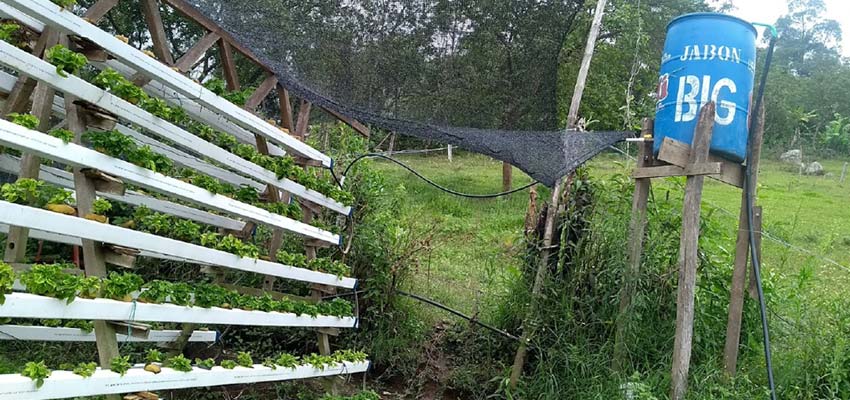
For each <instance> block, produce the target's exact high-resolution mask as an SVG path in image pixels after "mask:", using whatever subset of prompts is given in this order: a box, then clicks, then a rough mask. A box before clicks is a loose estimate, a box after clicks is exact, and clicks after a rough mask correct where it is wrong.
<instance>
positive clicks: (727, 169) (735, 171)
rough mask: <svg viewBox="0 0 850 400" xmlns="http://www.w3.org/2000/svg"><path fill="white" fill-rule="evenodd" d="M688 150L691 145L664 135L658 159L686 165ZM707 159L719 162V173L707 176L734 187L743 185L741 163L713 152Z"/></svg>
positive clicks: (682, 165)
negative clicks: (725, 158)
mask: <svg viewBox="0 0 850 400" xmlns="http://www.w3.org/2000/svg"><path fill="white" fill-rule="evenodd" d="M690 152H691V146H688V144H687V143H684V142H680V141H678V140H675V139H671V138H669V137H665V138H664V141H663V142H662V143H661V149H660V150H659V152H658V160H660V161H664V162H666V163H669V164H673V165H678V166H680V167H684V166H685V165H687V162H688V154H690ZM708 160H709V161H710V162H714V163H720V164H721V171H720V173H719V174H717V175H710V176H709V178H712V179H716V180H718V181H720V182H723V183H727V184H730V185H732V186H735V187H739V188H742V187H744V169H743V167H742V166H741V164H736V163H734V162H731V161H729V160H724V159H722V158H720V157H717V156H715V155H713V154H709V155H708Z"/></svg>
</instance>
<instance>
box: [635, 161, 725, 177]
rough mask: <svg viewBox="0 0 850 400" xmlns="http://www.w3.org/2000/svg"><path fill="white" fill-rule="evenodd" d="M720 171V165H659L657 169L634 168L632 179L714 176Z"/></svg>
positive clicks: (709, 163)
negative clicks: (683, 166)
mask: <svg viewBox="0 0 850 400" xmlns="http://www.w3.org/2000/svg"><path fill="white" fill-rule="evenodd" d="M721 170H722V164H721V163H714V162H705V163H700V164H693V165H688V166H687V167H685V168H682V167H679V166H677V165H661V166H657V167H641V168H635V170H634V172H632V177H633V178H663V177H668V176H694V175H715V174H719V173H720V171H721Z"/></svg>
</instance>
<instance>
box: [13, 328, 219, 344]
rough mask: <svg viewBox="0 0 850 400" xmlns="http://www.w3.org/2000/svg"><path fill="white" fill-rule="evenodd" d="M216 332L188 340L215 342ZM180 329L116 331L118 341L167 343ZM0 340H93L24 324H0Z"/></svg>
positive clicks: (76, 331)
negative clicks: (138, 334)
mask: <svg viewBox="0 0 850 400" xmlns="http://www.w3.org/2000/svg"><path fill="white" fill-rule="evenodd" d="M217 336H218V332H216V331H194V332H192V335H191V336H189V341H190V342H206V343H210V342H215V341H216V337H217ZM178 337H180V331H177V330H165V331H160V330H151V331H150V333H149V335H148V337H147V338H139V337H135V336H127V335H126V334H122V333H120V332H119V333H118V334H117V338H118V342H119V343H126V342H131V343H168V342H173V341H175V340H177V338H178ZM0 340H27V341H40V342H94V341H95V336H94V332H88V333H86V332H83V331H82V330H80V329H78V328H63V327H48V326H24V325H0Z"/></svg>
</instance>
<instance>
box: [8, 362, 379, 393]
mask: <svg viewBox="0 0 850 400" xmlns="http://www.w3.org/2000/svg"><path fill="white" fill-rule="evenodd" d="M368 369H369V362H368V361H365V362H359V363H349V362H345V363H342V364H337V365H333V366H327V367H325V368H324V369H321V370H320V369H317V368H315V367H313V366H311V365H302V366H298V367H295V368H282V367H278V368H277V369H271V368H268V367H264V366H262V365H254V367H253V368H243V367H236V368H235V369H232V370H229V369H224V368H222V367H213V368H212V369H211V370H204V369H200V368H194V369H193V370H192V371H190V372H180V371H175V370H172V369H170V368H162V372H160V373H159V374H153V373H151V372H147V371H145V370H144V369H142V368H141V366H137V367H135V368H133V369H131V370H129V371H127V373H126V374H125V375H124V376H123V377H122V376H120V375H118V374H117V373H114V372H112V371H107V370H100V369H99V370H98V371H96V372H95V373H94V375H93V376H92V377H90V378H83V377H81V376H78V375H74V374H73V373H72V372H70V371H54V372H53V373H52V374H51V376H50V377H49V378H47V379H45V380H44V386H42V387H41V388H40V389H36V388H35V384H34V383H33V381H32V380H31V379H30V378H27V377H24V376H21V375H18V374H9V375H0V400H48V399H61V398H69V397H83V396H94V395H98V394H113V393H135V392H142V391H158V390H171V389H186V388H193V387H210V386H222V385H235V384H249V383H258V382H275V381H286V380H295V379H307V378H316V377H322V376H334V375H347V374H356V373H361V372H366V371H367V370H368Z"/></svg>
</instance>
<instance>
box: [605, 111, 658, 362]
mask: <svg viewBox="0 0 850 400" xmlns="http://www.w3.org/2000/svg"><path fill="white" fill-rule="evenodd" d="M653 124H654V121H653V120H651V119H649V118H647V119H644V120H643V124H642V129H641V136H642V137H643V138H644V139H648V138H652V135H653V131H652V130H653ZM653 163H654V159H653V156H652V142H651V141H649V140H644V141H643V142H641V143H640V144H638V154H637V168H638V169H641V168H647V167H649V166H651V165H652V164H653ZM650 190H652V187H651V181H650V179H649V178H636V179H635V191H634V193H633V194H632V215H631V221H630V222H629V238H631V240H630V241H629V244H628V257H629V258H628V264H626V268H625V270H624V271H623V284H622V286H621V288H620V310H619V314H618V316H617V326H616V331H615V338H614V369H615V370H616V371H618V372H622V371H623V366H624V364H625V362H626V358H627V357H628V347H627V344H626V340H627V337H628V335H627V332H626V330H627V328H628V324H629V321H630V320H631V305H632V298H633V297H634V293H635V290H636V288H637V280H638V276H639V274H640V265H641V255H642V254H643V242H644V234H645V230H646V221H647V203H648V201H649V192H650Z"/></svg>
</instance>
